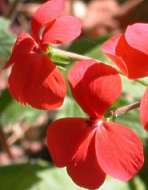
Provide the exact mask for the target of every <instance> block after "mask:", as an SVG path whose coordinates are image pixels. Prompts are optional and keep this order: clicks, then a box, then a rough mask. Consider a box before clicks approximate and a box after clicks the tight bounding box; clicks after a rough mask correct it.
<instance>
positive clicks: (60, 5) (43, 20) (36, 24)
mask: <svg viewBox="0 0 148 190" xmlns="http://www.w3.org/2000/svg"><path fill="white" fill-rule="evenodd" d="M63 10H64V0H48V1H47V2H46V3H43V4H42V5H41V7H40V8H39V9H38V10H37V11H36V12H35V13H34V14H33V16H32V34H33V36H34V38H35V39H36V40H37V41H38V39H39V32H40V30H41V27H43V26H45V25H46V24H48V23H49V22H52V21H54V20H55V19H56V18H57V17H58V16H60V15H61V14H62V12H63Z"/></svg>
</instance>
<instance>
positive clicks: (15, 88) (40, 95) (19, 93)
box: [6, 0, 81, 109]
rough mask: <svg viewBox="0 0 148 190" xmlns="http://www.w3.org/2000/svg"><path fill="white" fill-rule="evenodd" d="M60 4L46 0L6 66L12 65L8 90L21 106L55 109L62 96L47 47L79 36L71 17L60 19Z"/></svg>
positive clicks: (61, 1)
mask: <svg viewBox="0 0 148 190" xmlns="http://www.w3.org/2000/svg"><path fill="white" fill-rule="evenodd" d="M63 8H64V0H50V1H47V2H46V3H44V4H43V5H41V7H40V8H39V9H38V10H37V11H36V12H35V13H34V15H33V17H32V36H31V35H29V34H27V33H21V34H20V35H19V36H18V38H17V40H16V43H15V45H14V48H13V51H12V55H11V57H10V59H9V61H8V63H7V65H6V67H8V66H9V65H13V67H12V71H11V74H10V77H9V90H10V93H11V94H12V96H13V97H15V98H16V100H18V101H19V102H21V103H23V104H26V103H27V104H30V105H31V106H33V107H35V108H39V109H53V108H57V107H59V106H60V105H61V104H62V103H63V100H64V97H65V94H66V85H65V81H64V79H63V77H62V75H61V74H60V72H59V70H58V69H57V67H56V66H55V65H54V64H53V63H52V62H51V61H50V60H49V57H48V56H47V55H46V54H45V53H46V48H45V47H46V45H47V44H56V43H60V44H61V43H67V42H70V41H71V40H73V39H75V38H76V37H77V36H79V34H80V32H81V23H80V21H79V20H78V19H76V18H74V17H72V16H60V15H61V14H62V12H63Z"/></svg>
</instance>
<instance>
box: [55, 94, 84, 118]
mask: <svg viewBox="0 0 148 190" xmlns="http://www.w3.org/2000/svg"><path fill="white" fill-rule="evenodd" d="M65 117H86V115H85V113H84V112H83V111H82V110H81V108H80V106H79V105H78V104H77V103H76V101H75V100H74V99H73V98H71V97H66V98H65V101H64V105H63V106H62V107H61V108H60V109H59V110H58V112H57V114H56V119H59V118H65Z"/></svg>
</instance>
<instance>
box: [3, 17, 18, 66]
mask: <svg viewBox="0 0 148 190" xmlns="http://www.w3.org/2000/svg"><path fill="white" fill-rule="evenodd" d="M9 24H10V23H9V21H8V20H7V19H5V18H3V17H0V67H1V68H2V66H3V65H4V63H5V62H6V61H7V60H8V58H9V56H10V53H11V48H12V45H13V43H14V40H15V37H14V35H13V34H12V33H11V32H10V31H9V28H8V27H9Z"/></svg>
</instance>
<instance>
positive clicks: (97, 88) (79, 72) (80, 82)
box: [68, 60, 121, 117]
mask: <svg viewBox="0 0 148 190" xmlns="http://www.w3.org/2000/svg"><path fill="white" fill-rule="evenodd" d="M68 80H69V83H70V86H71V90H72V94H73V96H74V97H75V99H76V100H77V102H78V103H79V104H80V106H81V107H82V108H83V110H84V111H85V112H86V113H88V115H90V116H91V117H102V115H103V114H104V113H105V112H106V111H107V109H108V108H109V107H110V106H111V105H112V103H113V102H115V100H116V99H117V98H118V97H119V96H120V94H121V79H120V77H119V75H118V73H117V71H116V70H115V69H113V68H112V67H110V66H108V65H105V64H103V63H100V62H95V61H93V60H87V61H86V60H84V61H80V62H77V63H76V64H75V65H74V66H73V67H72V69H71V70H70V72H69V75H68ZM113 88H114V89H113Z"/></svg>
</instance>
